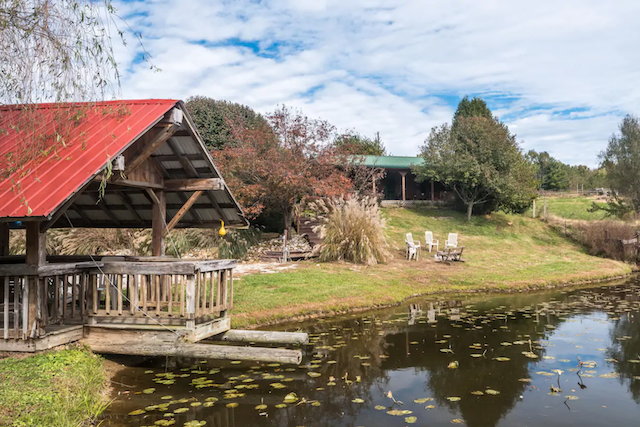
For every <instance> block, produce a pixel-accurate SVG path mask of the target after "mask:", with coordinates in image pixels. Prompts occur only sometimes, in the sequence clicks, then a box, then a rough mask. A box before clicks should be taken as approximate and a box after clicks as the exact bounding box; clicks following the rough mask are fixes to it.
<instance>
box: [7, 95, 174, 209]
mask: <svg viewBox="0 0 640 427" xmlns="http://www.w3.org/2000/svg"><path fill="white" fill-rule="evenodd" d="M177 102H178V101H176V100H143V101H110V102H98V103H77V104H37V105H33V106H27V107H26V108H27V110H26V111H25V106H0V129H2V130H3V131H2V132H1V133H0V217H10V218H12V217H13V218H26V217H48V216H49V215H50V214H51V213H52V212H53V211H54V210H55V209H56V208H57V207H58V206H59V205H60V204H62V203H63V202H64V201H65V200H67V199H68V198H69V197H70V196H71V195H72V194H73V193H74V192H75V191H76V190H77V189H78V188H80V187H82V186H83V184H85V183H86V182H87V181H89V180H91V179H92V178H93V177H94V176H95V175H96V174H97V173H99V172H100V171H102V170H103V169H104V168H105V166H106V164H107V162H108V161H109V160H110V159H113V158H114V157H116V156H117V155H118V154H119V153H121V152H122V151H123V150H124V149H125V148H126V147H128V146H129V145H130V144H131V143H132V142H134V141H135V140H136V139H137V138H138V137H139V136H140V135H142V134H143V133H144V132H145V131H146V130H148V129H149V128H150V127H151V126H153V125H154V124H155V123H157V122H158V121H159V120H160V119H162V117H163V116H164V114H166V113H167V112H168V111H169V110H170V109H171V108H173V107H174V106H175V105H176V103H177ZM26 141H28V143H27V142H26Z"/></svg>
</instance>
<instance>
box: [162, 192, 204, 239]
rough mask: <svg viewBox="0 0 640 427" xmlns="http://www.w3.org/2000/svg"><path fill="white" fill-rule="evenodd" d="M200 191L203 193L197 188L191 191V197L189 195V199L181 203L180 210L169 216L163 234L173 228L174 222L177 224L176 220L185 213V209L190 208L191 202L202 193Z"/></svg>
mask: <svg viewBox="0 0 640 427" xmlns="http://www.w3.org/2000/svg"><path fill="white" fill-rule="evenodd" d="M202 193H203V191H202V190H198V191H196V192H195V193H193V194H192V195H191V197H189V200H187V202H186V203H185V204H184V205H182V207H181V208H180V210H179V211H178V212H177V213H176V214H175V215H174V217H173V218H171V221H170V222H169V224H167V227H166V228H165V229H164V234H165V235H166V234H167V233H168V232H169V231H171V230H173V228H174V227H175V226H176V224H178V222H179V221H180V220H181V219H182V217H183V216H184V214H186V213H187V211H188V210H189V209H190V208H191V206H193V204H194V203H195V202H196V201H197V200H198V198H199V197H200V196H201V195H202Z"/></svg>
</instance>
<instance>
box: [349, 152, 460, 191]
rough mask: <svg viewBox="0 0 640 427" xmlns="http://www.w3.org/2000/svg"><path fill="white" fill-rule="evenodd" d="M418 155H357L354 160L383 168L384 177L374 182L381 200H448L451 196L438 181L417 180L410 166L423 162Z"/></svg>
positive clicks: (368, 165)
mask: <svg viewBox="0 0 640 427" xmlns="http://www.w3.org/2000/svg"><path fill="white" fill-rule="evenodd" d="M423 161H424V160H423V158H422V157H418V156H359V157H358V159H357V160H356V162H359V163H360V164H362V165H363V166H366V167H369V168H380V169H384V172H385V173H384V177H383V178H382V179H381V180H379V181H378V182H377V183H375V184H374V185H375V187H374V190H375V191H377V192H381V193H382V196H383V200H401V201H410V200H431V201H437V200H450V199H451V197H452V196H453V195H452V194H451V193H450V192H447V190H446V188H445V187H444V185H442V184H441V183H439V182H433V181H423V182H418V181H417V180H416V176H415V174H414V173H413V172H412V171H411V166H413V165H419V164H421V163H422V162H423Z"/></svg>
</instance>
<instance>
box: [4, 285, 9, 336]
mask: <svg viewBox="0 0 640 427" xmlns="http://www.w3.org/2000/svg"><path fill="white" fill-rule="evenodd" d="M3 320H4V339H5V340H8V339H9V276H5V278H4V318H3Z"/></svg>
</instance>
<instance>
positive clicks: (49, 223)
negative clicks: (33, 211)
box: [40, 191, 83, 232]
mask: <svg viewBox="0 0 640 427" xmlns="http://www.w3.org/2000/svg"><path fill="white" fill-rule="evenodd" d="M82 193H83V192H82V191H77V192H76V193H75V194H74V195H73V196H71V198H70V199H69V200H67V202H66V203H65V204H64V205H63V206H62V207H61V208H60V209H58V211H57V212H56V213H55V214H54V215H53V216H52V217H51V219H50V220H49V221H46V222H43V223H42V224H41V225H40V231H42V232H45V231H47V230H48V229H50V228H51V226H52V225H53V224H55V223H56V221H58V220H59V219H60V217H61V216H62V215H64V213H65V212H66V211H67V209H69V208H70V207H71V205H73V203H74V202H75V201H76V199H77V198H78V197H79V196H80V195H81V194H82Z"/></svg>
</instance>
